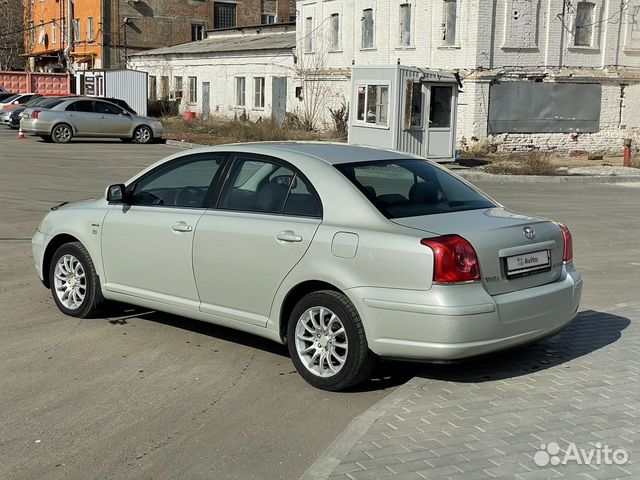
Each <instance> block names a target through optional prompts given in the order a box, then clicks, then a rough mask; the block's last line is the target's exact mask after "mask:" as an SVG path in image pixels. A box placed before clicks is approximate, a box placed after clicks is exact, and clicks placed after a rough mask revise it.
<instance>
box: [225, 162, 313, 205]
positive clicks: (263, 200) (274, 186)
mask: <svg viewBox="0 0 640 480" xmlns="http://www.w3.org/2000/svg"><path fill="white" fill-rule="evenodd" d="M218 206H219V208H222V209H227V210H241V211H246V212H258V213H280V214H286V215H305V216H320V215H321V207H320V205H319V203H318V201H317V198H316V197H315V195H313V194H312V190H311V189H310V188H309V186H308V185H307V184H306V182H305V180H304V179H303V178H302V177H300V176H299V175H297V174H296V173H295V172H294V171H293V170H292V169H290V168H288V167H285V166H282V165H279V164H277V163H273V162H269V161H266V160H262V159H260V160H258V159H255V158H251V157H238V158H237V159H236V163H235V165H234V168H233V170H232V172H231V176H230V179H229V181H228V182H227V184H226V186H225V187H224V190H223V192H222V197H221V199H220V203H219V205H218Z"/></svg>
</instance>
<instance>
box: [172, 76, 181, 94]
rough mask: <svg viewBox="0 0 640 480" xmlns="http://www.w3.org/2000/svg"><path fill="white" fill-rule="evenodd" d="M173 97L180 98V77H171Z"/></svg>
mask: <svg viewBox="0 0 640 480" xmlns="http://www.w3.org/2000/svg"><path fill="white" fill-rule="evenodd" d="M173 98H175V99H176V100H182V77H173Z"/></svg>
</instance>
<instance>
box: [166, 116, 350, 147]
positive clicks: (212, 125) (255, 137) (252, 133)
mask: <svg viewBox="0 0 640 480" xmlns="http://www.w3.org/2000/svg"><path fill="white" fill-rule="evenodd" d="M162 123H163V126H164V137H165V138H168V139H171V140H184V141H185V142H193V143H201V144H205V145H221V144H225V143H239V142H266V141H287V140H294V141H295V140H299V141H304V140H324V141H329V140H331V141H342V139H341V138H339V137H336V135H334V134H333V132H328V133H321V132H308V131H305V130H302V129H298V128H287V127H280V126H279V125H278V124H277V123H276V122H274V121H273V120H271V119H268V120H260V121H256V122H252V121H249V120H240V119H227V118H223V117H210V118H208V119H202V118H196V119H194V120H184V119H183V118H182V117H165V118H163V119H162Z"/></svg>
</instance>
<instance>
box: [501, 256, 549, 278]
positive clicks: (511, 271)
mask: <svg viewBox="0 0 640 480" xmlns="http://www.w3.org/2000/svg"><path fill="white" fill-rule="evenodd" d="M550 265H551V255H550V254H549V250H540V251H539V252H531V253H523V254H522V255H514V256H512V257H507V275H508V276H513V275H521V274H525V273H531V272H535V271H537V270H544V269H547V268H549V267H550Z"/></svg>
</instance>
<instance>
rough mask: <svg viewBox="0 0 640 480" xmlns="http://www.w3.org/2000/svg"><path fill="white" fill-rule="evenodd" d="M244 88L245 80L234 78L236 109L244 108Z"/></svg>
mask: <svg viewBox="0 0 640 480" xmlns="http://www.w3.org/2000/svg"><path fill="white" fill-rule="evenodd" d="M245 86H246V80H245V78H244V77H236V105H237V106H238V107H244V106H245V105H246V100H245V94H244V92H245Z"/></svg>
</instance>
